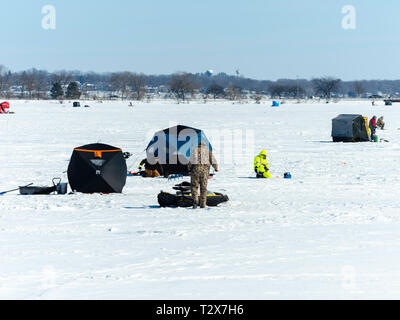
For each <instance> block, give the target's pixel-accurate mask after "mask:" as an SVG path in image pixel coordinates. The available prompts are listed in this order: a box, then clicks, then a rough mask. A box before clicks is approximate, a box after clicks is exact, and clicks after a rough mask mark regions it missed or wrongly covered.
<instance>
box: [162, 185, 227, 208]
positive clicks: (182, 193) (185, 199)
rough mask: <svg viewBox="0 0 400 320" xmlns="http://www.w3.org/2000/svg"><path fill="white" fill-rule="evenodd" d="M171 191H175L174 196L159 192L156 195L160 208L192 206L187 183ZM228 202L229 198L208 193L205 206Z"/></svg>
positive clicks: (220, 194) (219, 194)
mask: <svg viewBox="0 0 400 320" xmlns="http://www.w3.org/2000/svg"><path fill="white" fill-rule="evenodd" d="M173 189H174V190H177V192H176V193H175V194H172V193H168V192H164V191H161V193H160V194H159V195H158V203H159V204H160V206H161V207H163V208H165V207H173V208H176V207H182V208H189V207H192V206H193V199H192V195H191V190H190V183H189V182H183V183H181V184H177V185H176V186H175V187H174V188H173ZM228 201H229V197H228V196H227V195H224V194H222V193H217V192H208V195H207V206H209V207H216V206H218V205H219V204H221V203H224V202H228Z"/></svg>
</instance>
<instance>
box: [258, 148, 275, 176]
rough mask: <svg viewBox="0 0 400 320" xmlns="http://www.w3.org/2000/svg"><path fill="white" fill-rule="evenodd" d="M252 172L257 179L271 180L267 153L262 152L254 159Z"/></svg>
mask: <svg viewBox="0 0 400 320" xmlns="http://www.w3.org/2000/svg"><path fill="white" fill-rule="evenodd" d="M254 171H255V172H256V174H257V178H261V179H270V178H272V176H271V174H270V173H269V164H268V161H267V151H265V150H263V151H261V152H260V154H259V155H258V156H257V157H256V158H255V159H254Z"/></svg>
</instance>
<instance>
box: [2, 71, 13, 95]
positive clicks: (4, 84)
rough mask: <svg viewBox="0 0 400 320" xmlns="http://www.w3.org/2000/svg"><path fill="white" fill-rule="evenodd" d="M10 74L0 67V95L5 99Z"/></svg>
mask: <svg viewBox="0 0 400 320" xmlns="http://www.w3.org/2000/svg"><path fill="white" fill-rule="evenodd" d="M10 80H11V72H10V71H9V70H8V69H7V68H6V67H5V66H3V65H0V95H1V96H3V97H7V96H8V94H9V91H10V86H11V82H10Z"/></svg>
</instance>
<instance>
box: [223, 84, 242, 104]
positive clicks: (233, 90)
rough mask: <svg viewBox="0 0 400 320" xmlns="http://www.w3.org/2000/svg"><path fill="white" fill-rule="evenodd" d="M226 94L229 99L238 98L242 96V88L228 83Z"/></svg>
mask: <svg viewBox="0 0 400 320" xmlns="http://www.w3.org/2000/svg"><path fill="white" fill-rule="evenodd" d="M226 95H227V96H228V99H229V100H232V101H233V100H240V99H241V97H242V88H241V87H239V86H236V85H233V84H232V83H230V84H229V86H228V88H226Z"/></svg>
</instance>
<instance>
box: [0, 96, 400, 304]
mask: <svg viewBox="0 0 400 320" xmlns="http://www.w3.org/2000/svg"><path fill="white" fill-rule="evenodd" d="M85 104H89V105H90V106H91V107H90V108H72V104H71V103H67V102H65V103H64V104H63V105H61V104H60V103H58V102H47V101H30V102H25V101H12V102H11V109H12V110H13V111H15V112H16V113H15V114H13V115H0V135H1V137H2V143H1V152H0V163H1V166H0V188H1V190H0V191H3V190H8V189H13V188H16V187H18V186H21V185H26V184H28V183H30V182H34V183H35V185H50V184H51V179H52V178H54V177H62V178H63V179H64V181H66V180H67V177H66V174H65V171H66V170H67V166H68V162H69V158H70V156H71V154H72V150H73V148H74V147H77V146H81V145H84V144H88V143H94V142H98V141H100V142H102V143H107V144H111V145H114V146H117V147H121V148H123V150H124V151H129V152H131V153H133V154H134V156H133V157H132V158H131V159H129V160H128V166H129V167H131V169H136V168H137V165H138V162H139V161H140V160H141V159H142V158H143V157H144V156H145V153H144V149H145V147H146V145H147V143H148V142H149V139H150V138H151V134H152V133H154V132H156V131H158V130H160V129H164V128H167V127H169V126H170V125H171V124H174V123H179V124H185V125H189V126H193V127H198V128H201V129H203V130H204V131H205V133H206V134H207V136H208V137H209V138H210V140H211V143H213V144H215V146H216V147H215V148H216V153H217V154H219V159H220V162H221V163H220V167H221V170H220V173H218V175H217V176H216V177H215V178H214V179H213V180H212V181H210V185H209V188H210V189H211V190H213V191H222V192H224V193H227V194H228V195H229V197H230V199H231V201H230V202H228V203H227V204H224V205H221V206H220V207H218V208H213V209H206V210H204V211H202V210H191V209H160V208H159V207H158V204H157V194H158V193H159V191H160V190H165V191H167V190H171V189H170V188H171V187H172V186H173V184H174V183H176V181H172V182H171V181H168V180H166V179H155V180H154V179H149V180H148V179H142V178H138V177H129V178H128V180H127V185H126V187H125V189H124V192H123V194H120V195H81V194H76V195H65V196H55V195H54V196H21V195H19V194H18V192H14V193H9V194H6V195H4V196H1V197H0V298H2V299H371V298H372V299H381V298H382V299H387V298H389V299H391V298H393V299H395V298H399V297H400V218H399V213H400V209H399V208H400V197H399V196H400V192H399V191H398V190H399V189H400V130H399V128H400V109H399V107H398V106H397V105H396V104H395V105H393V106H391V107H388V106H384V105H383V103H381V104H379V105H377V106H372V105H371V104H370V102H355V101H348V102H340V103H332V104H329V105H327V104H317V103H301V104H297V103H293V104H283V105H282V106H281V107H280V108H271V107H270V104H269V103H268V104H261V105H256V104H253V103H250V104H232V103H217V104H214V103H212V102H210V103H208V104H196V103H191V104H179V105H178V104H173V103H165V102H152V103H149V104H148V103H142V104H138V103H137V104H135V106H134V107H128V102H104V103H97V102H88V103H86V102H85ZM341 113H360V114H363V115H365V116H368V117H371V116H372V115H377V116H380V115H384V116H385V120H386V122H387V130H385V131H378V135H379V136H380V137H382V138H385V139H387V140H389V141H390V142H389V143H359V144H342V143H339V144H334V143H332V142H331V137H330V134H331V120H332V118H334V117H335V116H337V115H338V114H341ZM223 132H224V134H225V135H226V134H227V133H228V134H229V132H239V133H240V132H243V133H244V135H245V136H246V137H247V138H249V141H253V142H254V146H253V147H254V148H253V153H252V154H247V158H245V159H244V160H243V159H241V157H240V152H238V151H237V150H236V151H232V152H231V154H232V159H229V153H230V151H229V149H227V148H228V147H227V145H228V143H226V145H225V142H224V143H220V140H221V139H220V136H221V134H222V133H223ZM217 140H218V141H217ZM227 140H229V139H227ZM263 148H266V149H267V150H268V152H269V160H270V164H271V170H272V174H273V176H274V179H272V180H269V181H260V180H256V179H252V178H251V177H252V176H253V168H252V160H253V158H254V156H255V155H256V153H258V152H259V151H260V150H261V149H263ZM243 149H244V150H246V149H245V148H243ZM226 150H228V151H226ZM248 150H252V149H251V147H250V148H249V149H248ZM235 152H236V153H235ZM246 152H247V151H246ZM226 155H228V156H226ZM287 171H290V172H291V173H292V176H293V179H292V180H284V179H283V178H282V177H283V173H284V172H287ZM277 177H279V178H277ZM177 182H180V181H177Z"/></svg>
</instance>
